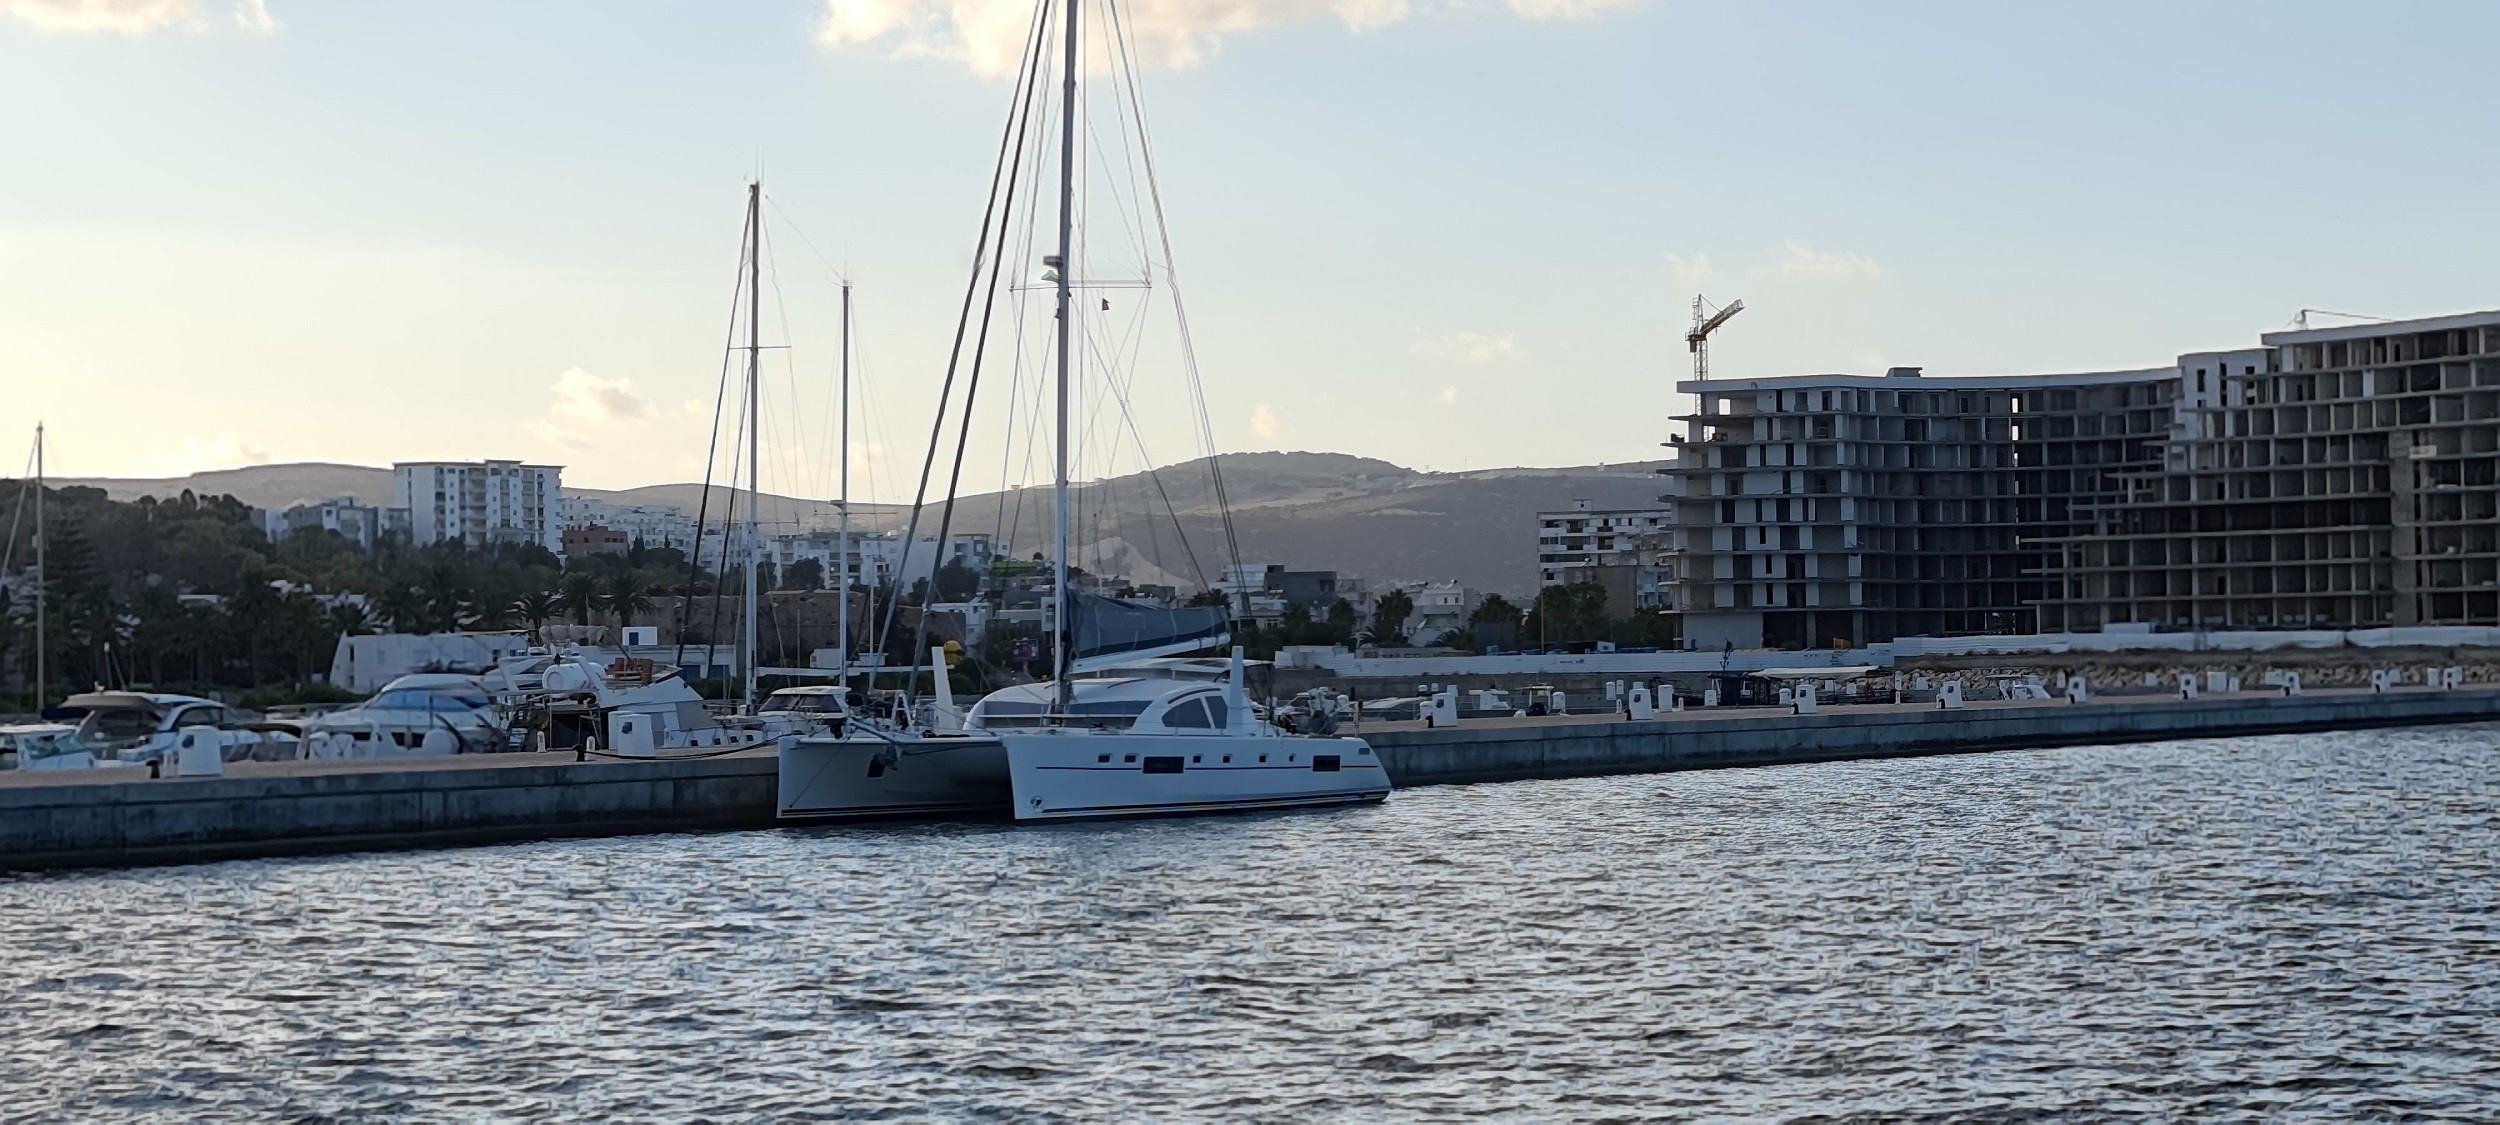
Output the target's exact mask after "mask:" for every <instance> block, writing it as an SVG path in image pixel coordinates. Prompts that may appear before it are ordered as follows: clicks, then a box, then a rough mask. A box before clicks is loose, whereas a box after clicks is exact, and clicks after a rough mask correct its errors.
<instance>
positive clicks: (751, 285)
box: [739, 179, 764, 715]
mask: <svg viewBox="0 0 2500 1125" xmlns="http://www.w3.org/2000/svg"><path fill="white" fill-rule="evenodd" d="M763 279H764V181H762V180H760V179H759V180H756V181H754V182H753V183H750V184H748V185H747V562H746V571H747V580H746V631H745V633H744V640H745V643H744V644H742V645H741V646H740V659H739V663H740V664H742V665H744V666H745V671H746V711H747V714H750V715H752V714H754V713H755V599H756V593H757V591H756V586H757V585H758V584H759V583H761V582H762V581H763V578H764V567H763V559H762V556H761V552H762V550H763V545H764V541H763V539H762V538H760V534H761V532H762V525H761V524H759V523H758V522H757V521H756V509H757V507H758V506H759V505H761V504H762V503H763V501H764V492H763V489H762V487H761V486H762V482H763V477H762V475H761V473H760V472H759V469H760V466H759V465H758V464H757V462H758V461H759V460H760V457H761V454H762V452H763V430H764V426H763V418H762V417H761V415H762V407H763V405H764V403H763V398H762V396H761V394H760V393H759V392H760V391H761V390H762V389H763V363H762V358H763V355H764V321H763V313H764V289H763Z"/></svg>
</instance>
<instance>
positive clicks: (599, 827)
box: [0, 688, 2500, 870]
mask: <svg viewBox="0 0 2500 1125" xmlns="http://www.w3.org/2000/svg"><path fill="white" fill-rule="evenodd" d="M2485 720H2500V690H2492V689H2485V688H2475V689H2465V690H2459V691H2451V692H2435V691H2423V690H2419V689H2414V690H2408V691H2399V692H2395V693H2391V694H2387V695H2371V694H2368V693H2362V692H2349V693H2318V694H2311V695H2306V696H2301V697H2298V698H2290V699H2286V698H2281V697H2276V696H2267V695H2258V694H2254V693H2251V694H2247V695H2238V696H2230V697H2224V698H2214V699H2205V700H2199V701H2192V702H2190V701H2176V700H2167V699H2160V698H2146V697H2138V698H2135V699H2114V700H2101V701H2095V702H2091V703H2085V704H2065V703H2029V704H1977V705H1973V706H1971V707H1968V708H1965V709H1962V710H1958V711H1945V710H1938V709H1934V708H1921V707H1913V706H1881V707H1850V708H1841V707H1833V708H1830V709H1828V710H1827V711H1825V712H1824V713H1822V714H1819V715H1789V714H1785V713H1782V712H1775V711H1769V710H1756V711H1751V712H1738V713H1732V714H1730V713H1718V712H1699V711H1687V712H1681V713H1678V714H1674V715H1670V716H1665V717H1661V718H1659V719H1657V720H1654V721H1649V722H1640V723H1632V722H1621V721H1612V720H1609V719H1608V718H1606V717H1602V716H1601V717H1576V718H1571V719H1559V720H1546V719H1538V720H1528V719H1496V720H1489V721H1475V722H1470V723H1468V724H1466V725H1462V726H1459V727H1455V728H1444V729H1439V730H1427V729H1418V728H1415V727H1414V726H1413V725H1412V724H1398V727H1399V728H1404V729H1380V728H1379V727H1377V726H1374V727H1372V728H1370V729H1366V730H1363V731H1361V732H1359V733H1361V734H1362V735H1363V736H1364V737H1366V738H1368V739H1370V740H1371V742H1372V744H1373V746H1375V747H1376V748H1377V749H1378V751H1379V753H1380V756H1381V758H1382V761H1383V762H1384V763H1385V764H1386V765H1387V766H1388V767H1389V771H1390V775H1391V777H1392V778H1394V779H1395V780H1396V781H1397V783H1398V784H1400V785H1408V786H1414V785H1440V784H1461V783H1469V782H1486V781H1513V780H1522V779H1529V778H1561V777H1589V776H1599V775H1607V774H1631V773H1658V772H1667V771H1674V770H1688V769H1717V768H1728V767H1738V766H1764V765H1779V764H1787V763H1798V762H1818V761H1832V760H1837V759H1844V758H1872V757H1902V756H1910V755H1922V754H1940V753H1966V752H1977V751H1986V750H2000V749H2015V748H2038V747H2054V746H2077V745H2090V744H2102V743H2115V742H2139V741H2156V740H2162V739H2179V738H2207V737H2228V736H2235V735H2251V734H2275V733H2288V732H2298V731H2321V730H2346V729H2358V728H2365V727H2385V726H2416V725H2429V724H2438V723H2464V722H2477V721H2485ZM774 766H775V762H774V758H773V757H772V755H771V754H770V753H769V752H763V753H748V754H741V755H735V756H730V757H722V758H710V759H695V760H684V761H646V762H618V761H603V762H588V763H576V762H572V761H570V760H569V759H567V758H565V757H564V756H562V755H493V756H486V757H480V758H452V759H441V760H436V761H429V762H423V763H395V764H385V763H355V764H350V765H335V764H333V765H316V764H309V763H288V764H282V765H265V766H253V765H237V766H235V767H231V768H232V769H233V770H234V771H235V774H234V775H232V776H227V777H222V778H199V779H168V780H159V781H150V780H145V779H144V778H139V777H135V776H134V775H133V774H131V773H126V772H124V771H98V772H97V773H95V774H69V775H57V776H58V777H59V778H60V780H54V779H53V775H17V774H0V779H5V783H0V870H9V869H31V868H47V867H99V866H128V865H136V864H148V863H180V862H191V861H198V860H212V859H231V858H241V857H248V856H266V855H300V854H312V853H320V852H333V851H347V850H363V849H395V848H420V847H439V846H450V845H461V844H480V843H495V842H504V841H514V840H533V839H547V838H554V837H565V836H620V835H630V834H636V833H648V832H683V831H713V830H721V829H741V828H762V827H769V826H771V825H772V824H773V823H774V819H773V807H774V800H773V798H774V784H775V776H774ZM108 772H109V773H110V774H112V775H117V778H116V777H108V776H106V774H107V773H108ZM1393 799H1394V798H1393Z"/></svg>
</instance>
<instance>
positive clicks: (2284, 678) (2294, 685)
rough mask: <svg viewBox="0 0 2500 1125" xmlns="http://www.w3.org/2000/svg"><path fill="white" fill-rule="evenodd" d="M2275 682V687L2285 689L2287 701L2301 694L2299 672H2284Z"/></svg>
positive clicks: (2284, 695) (2284, 694) (2284, 693)
mask: <svg viewBox="0 0 2500 1125" xmlns="http://www.w3.org/2000/svg"><path fill="white" fill-rule="evenodd" d="M2274 682H2275V686H2277V687H2280V688H2282V689H2283V697H2284V698H2286V699H2289V698H2291V697H2292V696H2295V695H2299V694H2300V673H2298V672H2284V673H2282V674H2280V675H2277V676H2276V677H2275V678H2274Z"/></svg>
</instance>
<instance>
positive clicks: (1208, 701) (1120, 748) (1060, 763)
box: [972, 649, 1390, 820]
mask: <svg viewBox="0 0 2500 1125" xmlns="http://www.w3.org/2000/svg"><path fill="white" fill-rule="evenodd" d="M1060 698H1062V695H1061V692H1060V688H1059V685H1057V684H1055V683H1040V684H1028V685H1025V686H1022V687H1015V688H1008V689H1006V690H1004V691H1000V692H996V693H993V694H992V695H990V696H989V697H988V698H986V699H983V700H982V701H981V703H980V704H979V705H978V706H976V707H974V708H973V714H972V722H973V723H974V725H976V726H979V727H981V728H982V729H985V730H988V731H990V732H991V733H992V734H993V735H994V736H995V737H997V738H998V740H999V742H1000V744H1001V745H1002V746H1003V747H1004V749H1005V751H1006V757H1007V774H1008V780H1009V784H1010V785H1011V786H1012V788H1013V790H1014V794H1013V798H1012V800H1013V802H1014V809H1015V815H1016V819H1018V820H1066V819H1083V818H1094V817H1117V816H1151V815H1159V814H1167V813H1185V812H1217V811H1240V810H1250V809H1279V808H1298V807H1308V806H1316V805H1342V804H1360V803H1376V802H1379V801H1382V800H1385V799H1387V797H1388V796H1389V789H1390V783H1389V774H1388V771H1387V770H1386V769H1384V768H1383V767H1382V766H1381V763H1380V759H1379V756H1378V755H1376V754H1375V753H1373V751H1372V748H1371V745H1370V744H1369V743H1366V742H1364V741H1363V740H1362V739H1360V738H1352V737H1324V736H1318V735H1302V734H1292V733H1288V732H1287V731H1285V730H1282V729H1280V728H1278V727H1276V726H1273V725H1271V724H1269V723H1266V722H1263V721H1260V720H1259V719H1258V717H1257V716H1256V715H1255V714H1254V713H1253V712H1252V708H1251V706H1250V701H1249V698H1248V695H1247V693H1246V692H1245V690H1244V677H1243V675H1242V674H1241V670H1240V650H1239V649H1235V650H1234V674H1233V675H1232V676H1231V677H1229V678H1228V679H1226V680H1225V681H1224V682H1223V683H1221V684H1209V683H1205V682H1202V681H1190V680H1174V679H1151V678H1134V677H1114V678H1105V679H1092V680H1074V681H1071V682H1070V683H1069V684H1068V690H1067V692H1066V693H1065V696H1064V698H1065V699H1066V702H1064V703H1059V702H1057V700H1059V699H1060Z"/></svg>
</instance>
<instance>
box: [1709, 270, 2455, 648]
mask: <svg viewBox="0 0 2500 1125" xmlns="http://www.w3.org/2000/svg"><path fill="white" fill-rule="evenodd" d="M2262 345H2263V346H2261V347H2256V348H2248V349H2241V350H2237V351H2223V352H2198V353H2191V354H2188V355H2184V356H2180V357H2178V361H2177V363H2176V364H2174V365H2172V366H2169V367H2162V368H2153V369H2147V370H2140V371H2121V372H2106V373H2091V374H2075V375H2030V376H2011V377H1945V378H1931V377H1924V376H1922V375H1921V374H1920V373H1919V372H1918V370H1917V369H1915V368H1895V369H1893V370H1892V371H1891V372H1888V373H1887V374H1885V375H1882V376H1859V375H1817V376H1792V377H1781V378H1769V379H1699V380H1694V381H1691V382H1686V383H1682V384H1679V387H1678V389H1679V390H1683V391H1686V392H1689V393H1691V394H1693V395H1694V396H1695V398H1696V400H1697V403H1698V405H1697V412H1696V413H1694V414H1691V415H1687V416H1685V417H1684V418H1682V419H1681V421H1682V422H1684V423H1685V426H1686V436H1682V437H1679V438H1678V439H1677V440H1676V441H1674V442H1673V443H1671V444H1673V446H1674V448H1675V459H1674V462H1673V464H1672V465H1671V466H1670V467H1669V468H1668V469H1666V470H1663V471H1664V472H1665V474H1666V476H1667V478H1668V493H1667V497H1666V498H1667V499H1669V500H1672V501H1674V502H1675V505H1676V510H1677V512H1678V513H1679V515H1678V521H1677V530H1678V537H1679V542H1678V544H1677V548H1678V550H1679V552H1680V555H1681V560H1680V565H1678V566H1676V568H1675V574H1676V581H1675V584H1674V585H1675V589H1674V598H1673V601H1674V608H1675V609H1676V610H1677V611H1678V612H1679V613H1681V614H1682V616H1683V618H1684V628H1685V635H1686V636H1687V637H1688V638H1691V641H1692V643H1694V644H1696V645H1699V646H1703V647H1716V646H1718V645H1719V644H1722V643H1732V644H1735V645H1738V646H1748V647H1749V646H1753V645H1768V646H1771V647H1823V646H1826V645H1831V644H1835V643H1842V642H1845V643H1848V644H1853V645H1854V644H1866V643H1871V642H1875V641H1881V640H1887V639H1890V638H1892V637H1895V636H1912V635H1927V636H1943V635H1954V634H1971V633H2024V632H2035V631H2063V630H2092V629H2098V628H2101V627H2103V626H2105V625H2111V624H2125V623H2141V624H2147V625H2150V626H2152V627H2154V628H2159V629H2195V628H2235V629H2246V628H2362V627H2372V626H2384V625H2411V624H2500V604H2495V600H2496V599H2500V581H2496V580H2500V573H2495V567H2500V543H2495V541H2494V536H2495V531H2500V520H2495V515H2494V502H2495V498H2500V483H2496V482H2495V466H2500V312H2494V313H2478V314H2472V315H2467V316H2455V317H2441V318H2436V319H2430V320H2417V321H2404V322H2382V323H2375V324H2370V325H2366V326H2359V327H2347V328H2333V329H2316V330H2304V331H2295V332H2283V333H2275V334H2271V335H2267V336H2265V337H2263V338H2262Z"/></svg>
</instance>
